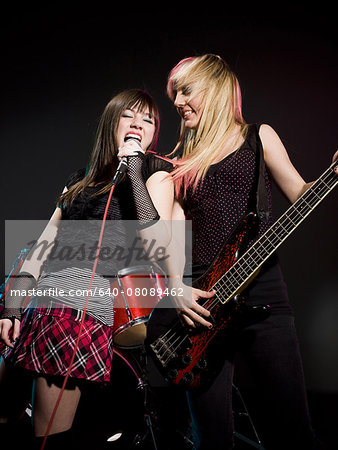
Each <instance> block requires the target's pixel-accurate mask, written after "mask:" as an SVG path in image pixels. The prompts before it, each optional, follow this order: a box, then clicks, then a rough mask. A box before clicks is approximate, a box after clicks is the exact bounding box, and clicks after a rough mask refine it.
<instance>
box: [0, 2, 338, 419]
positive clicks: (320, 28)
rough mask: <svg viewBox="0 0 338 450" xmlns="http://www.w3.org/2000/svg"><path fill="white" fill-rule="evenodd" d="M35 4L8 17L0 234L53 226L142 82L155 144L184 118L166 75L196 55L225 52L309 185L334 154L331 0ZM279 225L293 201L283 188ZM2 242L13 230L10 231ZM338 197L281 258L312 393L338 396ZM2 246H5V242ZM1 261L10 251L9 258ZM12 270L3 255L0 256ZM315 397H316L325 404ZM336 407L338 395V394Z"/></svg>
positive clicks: (250, 111) (164, 144)
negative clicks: (98, 133) (113, 109)
mask: <svg viewBox="0 0 338 450" xmlns="http://www.w3.org/2000/svg"><path fill="white" fill-rule="evenodd" d="M60 5H61V4H59V3H58V4H57V5H56V4H55V5H54V6H53V5H52V6H51V5H49V6H48V7H44V6H40V7H37V6H31V7H30V8H29V9H27V10H23V9H22V7H19V6H18V7H17V8H16V9H15V8H13V9H12V11H10V12H8V13H7V14H3V16H2V25H1V29H2V31H1V34H2V41H1V42H2V44H1V60H2V95H1V113H2V117H1V128H2V131H1V157H2V176H1V181H2V185H3V189H2V192H3V193H4V198H3V207H2V208H1V216H2V217H1V219H2V222H1V226H2V230H4V226H3V224H4V221H5V220H11V219H23V220H31V219H48V217H49V216H50V215H51V213H52V212H53V210H54V204H55V200H56V198H57V195H58V194H59V192H60V191H61V190H62V188H63V185H64V182H65V180H66V178H67V177H68V175H69V174H70V173H71V172H72V171H74V170H75V169H77V168H79V167H83V166H85V165H86V163H87V159H88V157H89V154H90V152H91V147H92V144H93V140H94V133H95V129H96V126H97V123H98V119H99V117H100V115H101V113H102V111H103V109H104V107H105V105H106V103H107V102H108V101H109V99H110V98H111V97H112V96H113V95H114V94H115V93H117V92H119V91H121V90H123V89H126V88H133V87H139V88H144V89H146V90H148V91H149V92H150V93H151V94H152V95H153V96H154V98H155V99H156V100H157V102H158V104H159V107H160V111H161V117H162V129H161V134H160V145H159V150H160V151H161V152H164V153H166V152H168V151H170V150H171V149H172V148H173V145H174V143H175V140H176V137H177V134H178V127H179V120H178V116H177V114H176V112H175V110H174V108H173V106H172V105H171V103H170V101H169V100H168V99H167V97H166V94H165V84H166V78H167V75H168V72H169V71H170V69H171V67H172V66H173V65H175V64H176V63H177V62H178V61H179V60H180V59H181V58H183V57H186V56H192V55H198V54H204V53H216V54H219V55H221V56H222V57H223V58H224V59H225V60H226V61H227V62H228V63H229V64H230V66H231V67H232V68H233V70H234V71H235V72H236V73H237V75H238V78H239V80H240V83H241V86H242V93H243V112H244V116H245V118H246V120H247V121H248V122H265V123H268V124H270V125H271V126H272V127H274V128H275V130H276V131H277V132H278V134H279V135H280V137H281V139H282V141H283V142H284V144H285V146H286V148H287V150H288V152H289V155H290V158H291V160H292V161H293V163H294V164H295V166H296V168H297V169H298V170H299V171H300V173H301V174H302V176H303V177H304V178H305V179H306V180H307V181H311V180H314V179H315V178H317V177H318V176H319V175H321V174H322V172H323V171H324V170H325V169H326V168H327V167H328V165H329V164H330V162H331V158H332V155H333V153H334V152H335V151H336V149H337V148H338V128H337V103H338V87H337V75H338V65H337V33H336V28H337V27H336V11H335V10H334V9H333V8H330V7H329V6H327V5H326V4H325V3H323V2H321V3H320V4H319V3H317V4H312V6H311V5H309V4H307V5H306V9H305V8H303V7H302V6H292V7H291V6H290V7H288V6H287V5H286V4H282V3H280V4H274V6H273V10H271V9H270V8H272V6H271V5H270V6H264V5H262V4H261V6H260V7H258V6H257V5H251V6H246V7H244V6H243V5H242V6H241V9H235V8H231V7H229V6H227V5H224V6H223V9H219V6H217V5H211V4H210V5H209V4H208V9H207V10H205V8H206V5H204V6H203V8H201V12H200V13H195V14H193V13H192V12H191V6H192V5H190V4H184V5H183V4H178V5H175V4H167V5H162V6H160V5H159V4H158V5H155V6H151V5H150V4H141V5H134V6H130V7H128V8H127V7H126V8H125V7H124V6H118V7H117V8H119V9H117V10H116V11H114V10H113V8H112V7H109V4H104V3H101V4H100V3H95V5H96V6H92V5H89V6H86V7H85V6H83V5H82V4H79V5H78V6H74V5H73V6H71V7H70V6H67V7H66V6H64V7H62V6H60ZM274 195H275V216H276V218H277V217H278V216H279V215H280V214H281V213H282V212H283V211H284V210H285V209H286V207H287V206H288V205H287V203H286V201H285V200H284V199H283V198H282V197H281V196H280V194H279V193H278V192H277V191H276V192H275V194H274ZM3 234H4V233H3ZM337 241H338V238H337V192H333V193H331V194H330V195H329V196H328V197H327V198H326V199H325V200H324V202H323V203H322V204H321V205H320V206H319V207H318V208H317V209H316V211H314V212H313V213H312V214H311V216H310V217H308V218H307V220H306V221H305V222H304V223H303V224H301V226H300V227H299V228H298V229H297V230H296V231H295V233H294V234H293V235H292V236H291V237H290V238H289V239H288V241H287V242H286V243H284V244H283V246H282V247H281V248H280V250H279V255H280V259H281V264H282V267H283V270H284V274H285V278H286V280H287V283H288V287H289V294H290V300H291V303H292V306H293V308H294V310H295V315H296V323H297V327H298V332H299V338H300V343H301V349H302V354H303V358H304V367H305V374H306V380H307V387H308V389H309V392H310V393H311V394H312V395H313V396H314V397H315V396H318V395H320V396H321V398H324V397H325V398H326V399H328V401H331V403H332V405H333V406H332V408H331V407H330V408H331V409H330V410H329V412H328V421H329V422H330V421H331V420H333V418H334V417H335V420H333V422H332V423H334V422H337V418H338V417H337V412H336V407H335V406H334V405H335V401H336V397H337V395H338V358H337V356H338V350H337V349H338V326H337V323H338V298H337V287H338V286H337V285H338V283H337ZM2 244H4V239H3V240H2ZM2 254H3V252H2ZM1 263H2V266H1V268H2V271H1V273H4V258H3V257H2V260H1ZM316 398H317V397H316ZM333 399H334V400H333Z"/></svg>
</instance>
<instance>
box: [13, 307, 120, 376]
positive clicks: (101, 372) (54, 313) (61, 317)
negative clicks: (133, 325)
mask: <svg viewBox="0 0 338 450" xmlns="http://www.w3.org/2000/svg"><path fill="white" fill-rule="evenodd" d="M81 318H82V312H81V311H77V310H74V309H72V308H65V307H61V308H52V309H31V310H28V311H27V313H26V314H25V317H24V319H23V321H22V322H21V323H22V325H21V334H20V337H19V339H18V341H17V343H16V344H15V347H14V349H13V350H10V352H9V353H8V352H6V353H8V354H7V355H6V359H8V360H9V361H10V362H11V364H13V365H14V366H17V367H22V368H25V369H28V370H32V371H34V372H37V373H42V374H49V375H61V376H66V374H67V371H68V368H69V365H70V362H71V359H72V355H73V352H74V348H75V345H76V341H77V337H78V333H79V330H80V325H81ZM112 358H113V338H112V328H111V327H108V326H107V325H104V324H103V323H102V322H100V321H99V320H97V319H95V318H93V317H91V316H89V315H88V314H86V316H85V320H84V322H83V328H82V331H81V336H80V340H79V344H78V348H77V351H76V354H75V358H74V361H73V364H72V367H71V370H70V375H69V376H70V377H75V378H81V379H86V380H90V381H109V379H110V371H111V365H112Z"/></svg>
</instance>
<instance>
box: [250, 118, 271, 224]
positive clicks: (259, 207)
mask: <svg viewBox="0 0 338 450" xmlns="http://www.w3.org/2000/svg"><path fill="white" fill-rule="evenodd" d="M259 127H260V124H253V125H252V128H253V130H251V132H252V136H251V139H252V144H253V148H254V149H255V151H256V168H257V169H256V170H257V172H256V180H257V188H256V199H255V200H256V202H255V208H256V212H257V215H258V217H259V219H260V220H261V221H262V222H265V223H266V222H268V221H269V218H270V210H269V197H268V192H267V189H266V184H265V172H266V167H265V162H264V153H263V146H262V141H261V139H260V137H259V134H258V132H259Z"/></svg>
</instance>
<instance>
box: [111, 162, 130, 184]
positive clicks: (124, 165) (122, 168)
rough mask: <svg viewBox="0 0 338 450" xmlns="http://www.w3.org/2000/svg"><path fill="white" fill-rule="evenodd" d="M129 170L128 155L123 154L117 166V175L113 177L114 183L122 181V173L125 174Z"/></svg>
mask: <svg viewBox="0 0 338 450" xmlns="http://www.w3.org/2000/svg"><path fill="white" fill-rule="evenodd" d="M127 170H128V160H127V157H126V156H123V158H121V160H120V162H119V165H118V166H117V169H116V172H115V175H114V177H113V184H114V185H115V184H117V183H118V182H119V181H120V179H121V177H122V175H123V174H125V173H126V172H127Z"/></svg>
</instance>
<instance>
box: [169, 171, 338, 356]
mask: <svg viewBox="0 0 338 450" xmlns="http://www.w3.org/2000/svg"><path fill="white" fill-rule="evenodd" d="M326 175H329V178H330V179H331V180H329V181H333V184H332V186H330V185H329V184H327V183H325V181H324V178H325V177H326ZM332 175H334V174H333V171H332V167H331V168H329V169H327V171H326V172H324V174H323V175H322V176H321V177H320V178H319V179H318V180H317V181H316V182H314V184H313V186H312V188H310V189H309V190H308V191H306V192H305V193H304V195H303V196H302V197H300V199H298V200H297V201H296V202H295V203H294V204H293V205H292V206H291V208H289V210H288V211H286V212H285V213H284V214H283V215H282V217H281V218H280V219H279V220H277V221H276V222H275V223H274V224H273V225H272V227H271V228H270V229H269V230H268V231H267V232H266V233H265V234H264V235H263V236H262V237H261V238H260V239H259V240H258V241H256V243H255V244H254V245H253V247H251V248H250V249H249V250H248V251H247V252H246V253H245V255H243V257H244V256H246V255H247V254H248V253H250V251H251V250H252V249H253V250H254V252H257V250H256V249H255V248H254V247H255V246H259V245H260V246H262V243H261V242H260V241H261V240H263V239H265V240H267V241H268V243H269V244H270V245H272V251H271V250H269V251H268V255H269V254H270V253H272V252H273V251H274V250H275V248H276V247H275V246H276V245H277V244H278V243H282V242H283V240H284V239H285V237H287V235H288V234H289V233H290V232H292V231H293V230H294V229H295V228H296V226H298V225H299V223H300V222H301V221H302V220H303V219H304V218H305V217H306V216H307V215H308V214H309V213H310V212H311V211H312V210H313V209H314V208H315V207H316V206H317V205H318V204H319V203H320V202H321V201H322V200H323V199H324V197H325V196H326V195H327V194H328V193H329V192H330V190H332V189H333V187H334V186H335V185H336V183H337V182H338V180H337V177H336V176H335V175H334V176H332ZM323 184H324V186H322V185H323ZM317 187H318V188H319V189H323V188H324V195H322V196H320V194H322V193H321V192H320V193H319V195H318V193H317V192H316V188H317ZM325 188H329V190H327V189H325ZM312 194H313V196H314V197H317V200H315V202H314V204H313V205H311V201H312V200H313V199H312V198H311V196H312ZM307 197H310V198H309V199H308V198H307ZM308 201H309V202H308ZM298 203H299V205H298ZM302 203H303V204H305V206H307V207H308V209H309V210H308V212H306V213H305V215H304V216H303V214H302V213H301V212H300V211H298V212H297V207H299V208H302V207H303V204H302ZM293 213H295V217H291V215H292V214H293ZM297 216H298V217H297ZM300 219H301V220H300ZM282 220H284V221H285V223H283V222H282ZM293 220H296V224H295V223H294V222H293ZM299 220H300V222H298V223H297V221H299ZM290 222H291V224H292V226H291V230H290V231H287V228H285V227H284V225H286V226H287V225H290ZM278 227H281V228H282V230H284V232H285V231H287V233H286V236H284V237H283V238H282V239H281V238H280V235H279V234H277V233H276V232H275V230H274V228H276V229H277V231H278ZM269 232H272V233H273V234H274V235H275V238H277V244H275V243H274V241H273V240H272V241H271V240H270V239H269V238H268V237H267V236H266V235H267V234H268V233H269ZM263 248H264V247H263ZM250 256H251V255H249V257H250ZM258 256H259V260H260V261H259V262H258V263H257V262H256V261H255V260H254V259H253V261H254V262H255V263H256V264H262V263H263V262H264V260H263V261H261V260H262V258H261V257H260V255H259V254H258ZM239 261H240V260H238V261H237V262H236V263H235V264H234V265H233V266H232V267H231V268H230V269H229V271H228V272H233V271H235V272H236V273H237V274H238V275H239V273H238V270H237V266H236V264H237V263H238V262H239ZM237 265H238V264H237ZM249 268H250V266H249ZM255 270H256V269H255ZM228 272H226V274H224V275H223V276H222V277H221V279H220V280H218V281H217V282H216V283H215V284H214V286H213V287H212V288H211V289H210V291H211V290H212V289H214V288H215V287H217V285H218V283H220V282H221V280H223V278H225V276H226V275H228ZM230 277H231V273H230ZM227 278H228V277H227ZM223 281H224V280H223ZM220 288H221V291H220V290H219V289H218V290H217V294H216V295H215V298H214V300H213V301H212V302H211V303H210V305H208V307H209V311H212V310H213V309H214V307H215V306H216V305H217V304H218V303H219V301H220V300H219V299H217V295H218V294H219V292H221V293H222V294H224V293H226V291H225V290H224V289H223V288H222V286H220ZM208 301H209V300H206V301H205V303H204V304H202V306H207V303H208ZM178 324H179V323H176V324H175V325H174V326H173V327H172V328H171V329H169V330H168V331H167V332H166V333H165V334H164V335H163V337H165V336H167V335H168V334H169V333H170V332H172V335H171V337H169V340H170V339H171V338H175V333H174V332H173V331H174V328H175V327H176V325H178ZM176 336H177V334H176ZM179 337H180V336H179V335H178V337H176V339H175V340H174V342H172V343H170V346H169V348H170V347H172V348H174V345H175V343H176V342H177V340H178V339H179ZM188 338H189V336H188V334H186V336H184V337H183V339H182V340H181V341H180V343H179V345H178V346H176V347H175V348H174V351H172V350H171V353H176V351H177V349H178V348H179V347H180V346H181V345H182V344H183V343H184V341H185V340H186V339H188ZM166 342H168V341H166ZM163 345H164V344H163ZM163 345H162V347H163ZM166 347H168V345H167V346H166ZM169 348H167V350H166V351H165V352H164V354H165V353H166V352H168V351H169ZM168 358H170V355H169V356H168ZM168 358H167V360H166V362H165V364H166V363H167V362H168Z"/></svg>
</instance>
